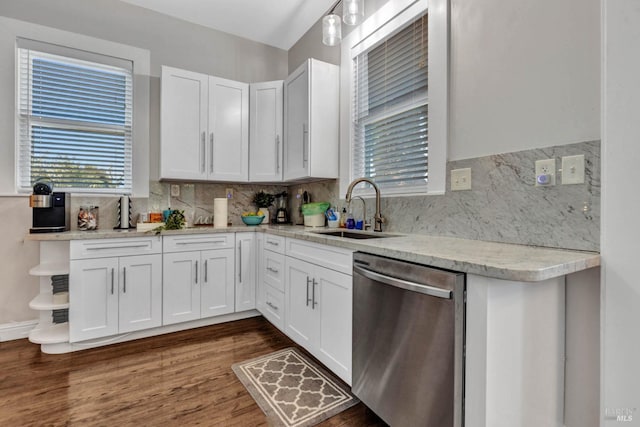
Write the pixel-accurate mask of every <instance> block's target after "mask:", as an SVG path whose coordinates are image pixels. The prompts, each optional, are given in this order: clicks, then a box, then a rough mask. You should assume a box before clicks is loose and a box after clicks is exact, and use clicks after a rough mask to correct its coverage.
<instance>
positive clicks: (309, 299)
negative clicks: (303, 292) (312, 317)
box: [307, 276, 312, 307]
mask: <svg viewBox="0 0 640 427" xmlns="http://www.w3.org/2000/svg"><path fill="white" fill-rule="evenodd" d="M311 283H312V282H311V279H309V276H307V307H309V303H310V302H311V298H309V284H311Z"/></svg>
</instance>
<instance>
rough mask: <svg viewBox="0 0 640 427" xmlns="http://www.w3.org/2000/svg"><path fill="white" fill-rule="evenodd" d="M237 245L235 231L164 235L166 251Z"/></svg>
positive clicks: (163, 244) (163, 242)
mask: <svg viewBox="0 0 640 427" xmlns="http://www.w3.org/2000/svg"><path fill="white" fill-rule="evenodd" d="M233 247H235V234H234V233H211V234H190V235H183V236H164V237H163V238H162V248H163V251H164V252H185V251H200V250H209V249H226V248H233Z"/></svg>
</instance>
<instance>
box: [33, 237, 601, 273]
mask: <svg viewBox="0 0 640 427" xmlns="http://www.w3.org/2000/svg"><path fill="white" fill-rule="evenodd" d="M247 231H249V232H252V231H255V232H266V233H270V234H275V235H280V236H284V237H293V238H296V239H303V240H308V241H311V242H316V243H322V244H326V245H332V246H336V247H341V248H345V249H351V250H354V251H361V252H367V253H371V254H376V255H381V256H386V257H390V258H396V259H401V260H404V261H410V262H415V263H419V264H425V265H430V266H434V267H438V268H444V269H448V270H454V271H461V272H464V273H469V274H477V275H481V276H488V277H493V278H497V279H504V280H514V281H524V282H539V281H542V280H546V279H551V278H554V277H559V276H563V275H566V274H570V273H575V272H577V271H581V270H586V269H588V268H592V267H597V266H599V265H600V255H599V254H598V253H595V252H582V251H572V250H563V249H551V248H543V247H536V246H524V245H514V244H506V243H496V242H486V241H480V240H469V239H460V238H454V237H442V236H429V235H423V234H410V235H409V234H400V233H382V235H387V236H389V237H383V238H374V239H350V238H343V237H335V236H327V235H323V234H322V231H329V229H326V228H320V229H312V228H306V227H302V226H273V225H272V226H258V227H247V226H244V225H239V226H234V227H227V228H212V227H194V228H189V229H186V230H176V231H163V232H162V233H161V234H162V235H172V234H202V233H234V232H247ZM149 234H154V232H137V231H134V230H130V231H118V230H96V231H68V232H64V233H47V234H30V235H29V236H28V237H27V238H26V239H27V240H34V241H46V240H80V239H100V238H122V237H140V236H144V235H149Z"/></svg>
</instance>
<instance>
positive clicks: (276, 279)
mask: <svg viewBox="0 0 640 427" xmlns="http://www.w3.org/2000/svg"><path fill="white" fill-rule="evenodd" d="M263 256H264V258H263V262H262V268H263V277H264V282H265V283H267V284H269V285H271V286H273V287H274V288H276V289H278V290H279V291H281V292H284V255H282V254H278V253H275V252H271V251H264V252H263Z"/></svg>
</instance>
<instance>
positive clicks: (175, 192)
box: [171, 184, 180, 197]
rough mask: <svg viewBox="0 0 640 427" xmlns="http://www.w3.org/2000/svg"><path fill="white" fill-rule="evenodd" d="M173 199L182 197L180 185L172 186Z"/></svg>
mask: <svg viewBox="0 0 640 427" xmlns="http://www.w3.org/2000/svg"><path fill="white" fill-rule="evenodd" d="M171 197H180V184H171Z"/></svg>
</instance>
